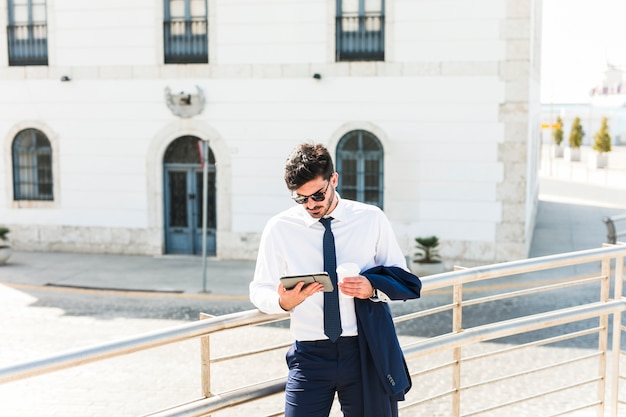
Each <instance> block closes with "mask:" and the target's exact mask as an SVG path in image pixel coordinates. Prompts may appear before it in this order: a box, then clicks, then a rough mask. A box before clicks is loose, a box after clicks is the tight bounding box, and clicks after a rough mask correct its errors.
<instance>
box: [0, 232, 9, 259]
mask: <svg viewBox="0 0 626 417" xmlns="http://www.w3.org/2000/svg"><path fill="white" fill-rule="evenodd" d="M8 234H9V229H8V228H7V227H2V226H0V265H3V264H5V263H6V262H7V260H8V259H9V257H10V256H11V245H9V239H8V237H7V235H8Z"/></svg>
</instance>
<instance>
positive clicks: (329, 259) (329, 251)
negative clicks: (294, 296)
mask: <svg viewBox="0 0 626 417" xmlns="http://www.w3.org/2000/svg"><path fill="white" fill-rule="evenodd" d="M332 219H333V218H332V217H327V218H321V219H320V222H321V223H322V224H323V225H324V228H325V229H326V230H325V231H324V240H323V248H324V271H326V272H328V275H329V276H330V280H331V281H332V283H333V287H334V288H333V292H325V293H324V334H325V335H326V336H328V338H329V339H330V340H332V341H333V342H335V341H336V340H337V339H339V336H340V335H341V316H340V315H339V288H338V287H337V255H336V253H335V236H334V235H333V232H332V230H330V222H331V221H332Z"/></svg>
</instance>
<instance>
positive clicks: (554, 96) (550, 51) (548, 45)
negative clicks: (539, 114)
mask: <svg viewBox="0 0 626 417" xmlns="http://www.w3.org/2000/svg"><path fill="white" fill-rule="evenodd" d="M607 62H608V63H611V64H613V65H617V66H620V67H623V69H624V71H625V72H626V0H543V22H542V45H541V102H542V103H581V102H587V101H588V100H589V90H591V88H592V87H594V86H595V85H597V84H598V83H599V82H601V80H602V75H603V72H604V70H605V69H606V67H607Z"/></svg>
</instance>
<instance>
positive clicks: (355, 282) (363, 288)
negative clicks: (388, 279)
mask: <svg viewBox="0 0 626 417" xmlns="http://www.w3.org/2000/svg"><path fill="white" fill-rule="evenodd" d="M337 285H338V286H339V290H340V291H341V292H342V293H344V294H345V295H348V296H351V297H356V298H361V299H366V298H371V297H372V296H373V295H374V287H373V286H372V284H371V283H370V282H369V280H368V279H367V278H365V277H364V276H362V275H359V276H356V277H349V278H344V279H343V281H342V282H340V283H339V284H337Z"/></svg>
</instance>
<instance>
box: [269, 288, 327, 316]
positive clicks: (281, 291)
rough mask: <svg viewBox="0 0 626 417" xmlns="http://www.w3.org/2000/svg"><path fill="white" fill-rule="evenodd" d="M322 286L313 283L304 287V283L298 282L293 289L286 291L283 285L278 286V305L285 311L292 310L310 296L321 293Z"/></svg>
mask: <svg viewBox="0 0 626 417" xmlns="http://www.w3.org/2000/svg"><path fill="white" fill-rule="evenodd" d="M323 290H324V286H323V285H322V284H320V283H319V282H314V283H311V284H309V285H307V286H306V287H305V286H304V281H301V282H298V283H297V284H296V286H295V287H293V288H292V289H290V290H288V289H286V288H285V287H284V286H283V284H278V296H279V299H278V304H279V305H280V307H281V308H282V309H283V310H285V311H291V310H293V309H294V308H295V307H296V306H297V305H298V304H300V303H301V302H303V301H304V300H306V299H307V298H309V297H310V296H312V295H313V294H315V293H317V292H320V291H323Z"/></svg>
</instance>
